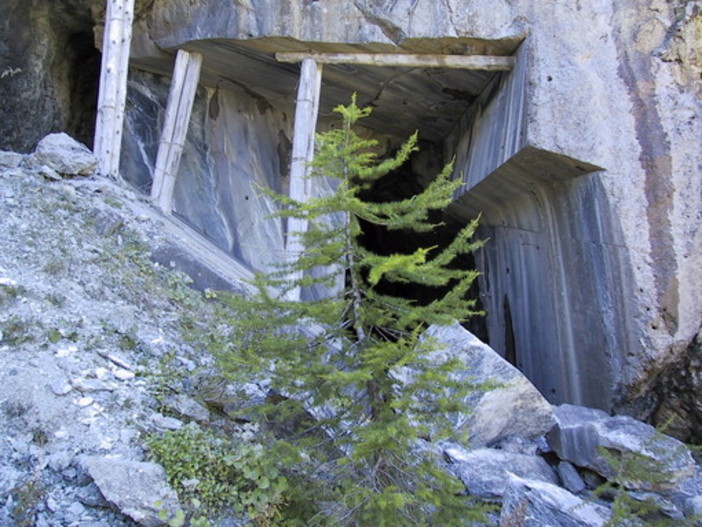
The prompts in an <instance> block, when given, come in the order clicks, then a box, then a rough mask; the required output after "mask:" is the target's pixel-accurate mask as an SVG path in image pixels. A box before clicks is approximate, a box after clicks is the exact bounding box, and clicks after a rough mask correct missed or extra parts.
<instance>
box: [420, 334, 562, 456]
mask: <svg viewBox="0 0 702 527" xmlns="http://www.w3.org/2000/svg"><path fill="white" fill-rule="evenodd" d="M426 334H427V336H429V337H432V338H434V339H436V341H437V343H438V344H439V346H440V348H439V349H437V350H436V351H435V352H433V353H434V354H435V356H436V357H437V359H439V358H440V359H445V358H446V357H447V356H449V357H455V358H457V359H459V360H461V361H462V362H463V364H464V365H465V367H464V369H462V370H461V371H459V372H457V373H456V375H457V376H459V378H460V379H461V380H463V381H465V382H466V383H471V384H473V385H475V386H476V389H475V390H474V391H472V392H471V393H470V394H469V395H468V396H467V398H466V399H465V401H464V406H465V409H466V411H465V412H462V413H460V414H458V415H455V416H449V419H451V420H452V421H453V424H454V428H455V429H456V431H457V432H459V433H460V432H467V433H468V434H469V443H470V445H471V446H474V447H477V446H484V445H487V444H490V443H493V442H495V441H499V440H500V439H503V438H507V437H509V436H520V437H524V438H536V437H539V436H542V435H544V434H545V433H546V432H548V431H549V430H550V429H551V427H553V425H554V424H555V420H554V417H553V408H552V406H551V405H550V404H549V403H548V401H546V399H544V397H543V396H542V395H541V394H540V393H539V392H538V390H537V389H536V388H534V386H533V385H532V384H531V383H530V382H529V380H528V379H527V378H526V377H525V376H524V375H523V374H522V373H521V372H520V371H519V370H517V368H515V367H514V366H512V365H511V364H509V363H508V362H507V361H506V360H504V359H503V358H502V357H500V356H499V355H498V354H497V353H496V352H495V351H494V350H493V349H492V348H490V346H488V345H487V344H485V343H484V342H482V341H481V340H480V339H478V338H477V337H476V336H474V335H473V334H472V333H470V332H469V331H468V330H466V329H465V328H463V327H462V326H461V325H460V324H458V323H457V322H456V323H455V324H453V325H450V326H431V327H430V328H429V329H428V330H427V333H426ZM481 384H489V385H492V386H493V387H494V388H493V389H490V390H486V389H484V388H482V389H481V388H480V385H481Z"/></svg>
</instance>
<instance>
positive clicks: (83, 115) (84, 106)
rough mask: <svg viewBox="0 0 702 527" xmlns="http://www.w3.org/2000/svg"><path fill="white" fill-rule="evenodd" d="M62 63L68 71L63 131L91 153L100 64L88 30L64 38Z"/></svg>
mask: <svg viewBox="0 0 702 527" xmlns="http://www.w3.org/2000/svg"><path fill="white" fill-rule="evenodd" d="M66 59H67V62H68V67H69V76H68V112H67V115H66V131H67V133H68V134H70V135H72V136H73V137H74V138H75V139H77V140H78V141H80V142H81V143H84V144H85V145H87V146H88V148H91V149H92V147H93V137H94V135H95V117H96V115H97V98H98V88H99V80H100V61H101V54H100V52H99V51H98V50H97V49H96V48H95V44H94V37H93V32H92V27H91V28H90V29H89V30H88V31H80V32H76V33H72V34H71V35H69V36H68V38H67V42H66Z"/></svg>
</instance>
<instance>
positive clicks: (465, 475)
mask: <svg viewBox="0 0 702 527" xmlns="http://www.w3.org/2000/svg"><path fill="white" fill-rule="evenodd" d="M444 456H445V457H446V458H447V459H448V460H449V462H450V465H449V470H450V471H451V472H453V473H454V474H455V475H456V476H457V477H458V478H459V479H460V480H461V482H462V483H463V484H464V485H465V486H466V491H467V492H468V494H470V495H471V496H476V497H480V498H487V499H495V498H501V497H502V496H503V495H504V493H505V491H506V489H507V485H508V483H509V474H516V475H518V476H521V477H523V478H531V479H536V480H540V481H543V482H548V483H550V484H552V485H556V484H557V483H558V479H557V478H556V475H555V474H554V472H553V469H552V468H551V467H550V466H549V465H548V463H546V461H544V460H543V459H542V458H541V457H539V456H525V455H522V454H513V453H511V452H505V451H503V450H495V449H492V448H476V449H472V450H466V449H465V448H463V447H461V446H460V445H456V444H449V445H447V446H445V447H444Z"/></svg>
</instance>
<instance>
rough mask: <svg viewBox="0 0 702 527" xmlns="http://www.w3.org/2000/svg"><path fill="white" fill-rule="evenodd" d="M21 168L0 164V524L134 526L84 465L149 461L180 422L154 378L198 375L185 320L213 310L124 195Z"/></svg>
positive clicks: (98, 184)
mask: <svg viewBox="0 0 702 527" xmlns="http://www.w3.org/2000/svg"><path fill="white" fill-rule="evenodd" d="M18 160H19V158H18V157H17V156H12V155H4V156H2V157H1V159H0V165H3V164H4V166H3V167H2V168H3V169H4V170H2V171H1V172H0V233H1V234H0V237H1V241H0V246H1V247H2V250H1V251H0V363H1V364H2V367H1V368H0V429H2V430H3V438H2V443H0V466H2V469H0V524H2V525H26V526H29V525H54V526H59V525H60V526H64V525H88V524H90V525H110V526H122V525H133V521H131V520H130V518H129V516H125V515H123V514H120V513H117V512H115V511H113V510H112V509H111V508H109V506H108V503H107V502H106V501H105V499H104V497H103V496H102V494H101V493H100V492H99V491H98V490H97V487H95V485H94V484H92V483H91V481H92V479H93V478H92V477H91V476H90V475H89V471H88V469H87V468H86V467H85V466H83V463H82V462H81V461H79V460H81V459H84V458H81V456H93V457H95V458H96V459H107V458H112V457H117V458H119V459H124V460H132V461H134V460H136V461H143V460H144V447H143V436H144V434H146V433H149V432H153V431H157V430H162V429H164V428H169V427H170V428H172V427H174V426H177V424H178V422H177V421H176V420H175V419H172V418H168V417H165V416H163V415H162V414H161V413H159V409H160V408H161V403H159V400H158V398H157V397H155V394H158V393H159V392H158V388H159V387H160V386H163V385H164V383H162V382H161V381H160V380H158V378H157V376H158V374H159V372H161V371H163V369H164V366H166V365H167V368H169V369H172V370H181V371H184V372H190V371H194V370H195V369H196V367H197V366H198V365H201V359H202V357H200V356H199V355H198V354H196V350H193V349H192V348H191V347H190V346H188V345H187V344H185V343H184V339H183V337H182V335H181V326H180V321H181V319H182V317H183V316H184V314H185V313H189V314H190V315H192V316H201V317H202V318H203V320H204V319H206V316H207V305H206V304H205V301H204V300H203V299H202V297H201V295H199V294H196V293H194V292H193V291H192V290H190V289H188V288H187V287H186V285H185V279H184V277H183V276H182V275H178V274H177V273H175V272H173V271H171V270H168V269H166V268H164V267H163V266H160V265H159V264H158V263H154V262H152V261H151V260H150V259H149V252H150V249H151V250H153V249H154V248H155V247H157V246H158V244H159V239H161V240H162V238H160V236H159V233H158V232H157V230H156V225H154V224H153V223H152V222H149V221H148V220H146V219H145V217H139V216H138V215H135V214H134V210H133V208H132V207H131V206H130V203H131V204H136V205H138V202H139V200H138V198H136V196H134V195H133V194H132V193H131V192H127V191H125V190H124V189H122V188H119V187H116V186H114V185H113V184H111V183H109V182H108V181H104V180H95V179H89V180H88V179H85V178H81V177H80V176H79V177H78V178H76V179H61V177H60V176H58V174H57V173H56V172H54V171H53V170H51V169H47V168H46V167H45V168H44V169H43V170H42V171H31V170H23V169H19V168H9V169H8V165H10V166H11V165H14V164H16V163H15V162H16V161H18ZM55 168H58V167H56V166H55ZM147 242H148V245H146V243H147ZM172 370H171V371H172ZM172 379H173V377H171V380H172ZM174 422H175V424H174ZM93 466H94V465H93ZM94 470H95V471H98V470H99V469H97V468H96V469H94ZM131 477H132V478H134V475H133V474H132V476H131ZM138 479H139V478H136V480H138ZM161 479H163V478H162V477H161ZM161 485H163V482H161ZM157 491H158V489H157V488H156V487H155V486H153V485H152V486H151V488H150V490H149V493H152V492H157ZM168 492H170V493H171V494H172V491H170V490H169V491H168ZM149 493H144V494H145V496H148V495H149ZM147 512H148V511H147ZM139 514H141V512H139V511H137V512H136V513H135V515H136V516H139ZM149 515H150V516H149V517H151V516H153V515H154V511H150V512H149ZM133 517H135V516H133ZM91 522H92V523H91ZM145 524H147V525H148V524H149V523H148V522H147V523H145Z"/></svg>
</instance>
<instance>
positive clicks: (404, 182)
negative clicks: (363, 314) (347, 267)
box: [361, 166, 488, 342]
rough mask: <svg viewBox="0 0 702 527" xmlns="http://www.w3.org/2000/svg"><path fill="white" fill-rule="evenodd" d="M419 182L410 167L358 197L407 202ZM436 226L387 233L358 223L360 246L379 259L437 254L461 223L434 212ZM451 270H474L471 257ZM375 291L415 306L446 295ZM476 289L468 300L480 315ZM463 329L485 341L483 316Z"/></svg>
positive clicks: (410, 289)
mask: <svg viewBox="0 0 702 527" xmlns="http://www.w3.org/2000/svg"><path fill="white" fill-rule="evenodd" d="M422 179H424V178H422V177H421V176H420V175H419V174H417V173H416V172H415V171H413V170H412V168H411V167H409V166H407V167H402V168H400V169H398V170H396V171H394V172H391V173H389V174H388V175H386V176H385V177H383V178H382V179H380V180H378V181H377V182H376V183H375V184H374V185H373V186H372V187H371V188H369V189H367V190H365V191H364V192H363V193H362V194H361V198H362V199H364V200H366V201H371V202H383V201H395V200H400V199H406V198H411V197H412V196H414V195H416V194H419V193H420V192H421V191H422V190H423V188H424V187H423V186H422V184H421V180H422ZM430 220H431V221H433V222H435V223H438V224H440V225H439V227H437V228H436V229H434V230H433V231H431V232H427V233H417V232H413V231H407V230H402V231H397V230H393V231H390V230H388V229H386V228H384V227H382V226H378V225H373V224H370V223H362V229H363V234H362V236H361V243H362V245H363V246H364V247H366V248H367V249H369V250H371V251H373V252H374V253H376V254H379V255H384V256H386V255H390V254H411V253H413V252H414V251H416V250H417V249H418V248H427V247H433V246H437V247H436V250H435V253H436V254H438V253H439V252H440V251H441V250H442V249H443V248H445V247H447V246H448V245H449V244H450V243H451V241H452V240H453V239H454V238H455V236H456V234H457V233H458V232H459V230H460V229H461V228H463V227H464V226H465V223H461V222H460V221H458V220H455V219H453V218H451V217H450V216H448V215H447V214H445V212H444V211H436V212H435V213H434V215H433V216H432V217H431V218H430ZM451 266H452V267H454V268H457V269H476V262H475V258H474V256H473V254H466V255H459V256H458V257H456V258H455V259H454V260H453V262H452V263H451ZM377 288H378V290H379V291H380V292H382V293H384V294H392V295H397V296H400V297H403V298H408V299H411V300H413V301H415V302H416V303H417V304H418V305H427V304H429V303H430V302H432V301H433V300H435V299H437V298H439V297H440V296H442V295H444V294H445V293H446V292H447V288H446V287H443V288H442V287H433V286H423V285H420V284H397V283H390V282H388V281H383V280H381V282H380V283H379V284H378V286H377ZM479 293H480V292H479V289H478V281H477V280H475V281H474V282H473V284H472V286H471V289H470V291H469V293H468V296H469V297H470V298H471V299H473V300H475V302H476V304H475V310H476V311H482V310H483V307H482V303H481V301H480V294H479ZM463 326H464V327H465V328H466V329H467V330H468V331H470V332H471V333H473V334H474V335H475V336H477V337H478V338H480V339H481V340H482V341H484V342H487V341H488V332H487V325H486V322H485V317H484V316H473V317H471V318H470V319H469V320H468V321H467V322H465V323H464V324H463Z"/></svg>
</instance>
